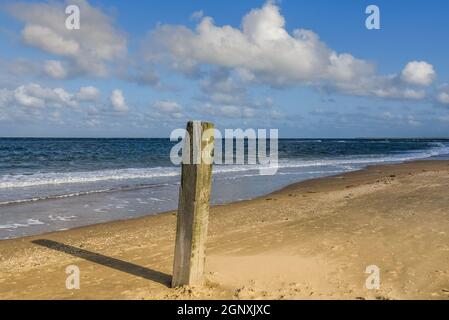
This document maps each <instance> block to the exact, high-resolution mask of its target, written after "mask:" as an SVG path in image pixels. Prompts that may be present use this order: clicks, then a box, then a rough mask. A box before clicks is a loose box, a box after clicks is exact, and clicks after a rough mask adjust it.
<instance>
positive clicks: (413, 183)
mask: <svg viewBox="0 0 449 320" xmlns="http://www.w3.org/2000/svg"><path fill="white" fill-rule="evenodd" d="M448 190H449V161H417V162H411V163H405V164H395V165H379V166H371V167H368V168H367V169H364V170H361V171H356V172H351V173H346V174H342V175H338V176H333V177H328V178H322V179H316V180H309V181H305V182H301V183H298V184H294V185H291V186H289V187H287V188H284V189H283V190H280V191H277V192H275V193H272V194H270V195H266V196H263V197H259V198H257V199H254V200H249V201H242V202H237V203H232V204H228V205H222V206H214V207H213V208H212V209H211V213H210V224H209V236H208V245H207V261H206V282H205V284H204V286H198V287H183V288H176V289H172V288H170V280H171V273H172V263H173V251H174V236H175V228H176V226H175V222H176V219H175V218H176V217H175V213H174V212H168V213H164V214H159V215H156V216H148V217H143V218H137V219H132V220H126V221H117V222H112V223H105V224H99V225H93V226H89V227H82V228H78V229H72V230H68V231H61V232H55V233H49V234H44V235H39V236H33V237H26V238H19V239H13V240H2V241H0V299H449V209H448V204H449V191H448ZM69 265H76V266H78V267H79V269H80V272H81V283H80V285H81V287H80V289H79V290H68V289H66V287H65V282H66V277H67V274H66V273H65V270H66V267H67V266H69ZM370 265H376V266H378V267H379V269H380V289H377V290H376V289H371V290H369V289H367V288H366V287H365V281H366V279H367V277H368V276H369V274H367V273H365V269H366V267H367V266H370Z"/></svg>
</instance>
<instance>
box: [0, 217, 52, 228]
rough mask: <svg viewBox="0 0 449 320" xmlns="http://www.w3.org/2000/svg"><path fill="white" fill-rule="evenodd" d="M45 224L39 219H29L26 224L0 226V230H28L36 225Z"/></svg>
mask: <svg viewBox="0 0 449 320" xmlns="http://www.w3.org/2000/svg"><path fill="white" fill-rule="evenodd" d="M41 224H45V223H43V222H42V221H40V220H39V219H28V220H27V221H26V222H25V223H7V224H0V229H17V228H27V227H31V226H35V225H41Z"/></svg>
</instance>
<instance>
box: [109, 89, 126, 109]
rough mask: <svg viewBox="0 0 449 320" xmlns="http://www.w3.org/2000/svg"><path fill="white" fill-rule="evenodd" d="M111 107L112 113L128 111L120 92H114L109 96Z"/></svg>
mask: <svg viewBox="0 0 449 320" xmlns="http://www.w3.org/2000/svg"><path fill="white" fill-rule="evenodd" d="M111 105H112V108H113V109H114V111H117V112H127V111H128V110H129V108H128V105H127V104H126V101H125V97H124V96H123V92H122V90H118V89H116V90H114V91H112V94H111Z"/></svg>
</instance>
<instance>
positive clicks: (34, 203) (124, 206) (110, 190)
mask: <svg viewBox="0 0 449 320" xmlns="http://www.w3.org/2000/svg"><path fill="white" fill-rule="evenodd" d="M176 143H177V142H172V141H170V140H169V139H47V138H0V239H9V238H17V237H23V236H29V235H37V234H42V233H45V232H50V231H58V230H67V229H70V228H75V227H80V226H86V225H91V224H96V223H103V222H108V221H114V220H123V219H129V218H134V217H140V216H144V215H149V214H158V213H161V212H164V211H169V210H174V209H176V208H177V204H178V192H179V185H180V172H181V169H180V166H179V165H178V166H177V165H173V164H172V162H171V161H170V150H171V149H172V147H173V146H174V145H175V144H176ZM223 145H224V143H223ZM448 155H449V140H447V139H280V140H279V141H278V157H279V160H278V171H277V173H276V174H275V175H272V176H267V175H261V174H260V171H259V168H260V167H259V166H258V165H254V164H248V163H246V164H228V165H225V164H222V165H215V166H214V169H213V183H212V200H211V201H212V204H224V203H229V202H233V201H239V200H246V199H252V198H255V197H258V196H262V195H264V194H268V193H270V192H272V191H275V190H277V189H280V188H282V187H284V186H286V185H289V184H291V183H294V182H299V181H303V180H307V179H312V178H318V177H325V176H331V175H336V174H339V173H343V172H349V171H354V170H358V169H361V168H363V167H365V166H367V165H372V164H385V163H400V162H405V161H411V160H417V159H443V158H444V159H447V158H448Z"/></svg>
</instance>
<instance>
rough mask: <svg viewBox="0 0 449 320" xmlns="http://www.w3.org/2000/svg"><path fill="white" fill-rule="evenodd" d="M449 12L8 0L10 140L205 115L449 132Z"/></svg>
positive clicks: (148, 130) (1, 19)
mask: <svg viewBox="0 0 449 320" xmlns="http://www.w3.org/2000/svg"><path fill="white" fill-rule="evenodd" d="M70 4H75V5H77V6H78V7H79V8H80V29H79V30H68V29H67V28H66V26H65V20H66V18H67V15H66V14H65V8H66V6H68V5H70ZM369 4H375V5H377V6H378V7H379V9H380V23H381V29H380V30H368V29H367V28H366V27H365V19H366V18H367V16H368V15H367V14H365V8H366V7H367V6H368V5H369ZM448 15H449V3H447V2H444V1H436V0H435V1H426V2H424V1H370V2H368V1H350V0H346V1H323V0H321V1H297V0H283V1H273V2H266V1H239V2H237V1H236V2H233V3H232V5H231V4H230V3H229V1H206V0H202V1H200V0H198V1H172V0H165V1H157V0H155V1H145V2H144V1H137V0H135V1H111V0H108V1H99V0H91V1H86V0H76V1H50V2H47V1H25V2H15V1H14V2H3V3H2V4H1V5H0V136H50V137H166V136H168V135H169V134H170V132H171V131H172V130H173V129H176V128H179V127H183V126H184V125H185V122H186V121H187V120H190V119H203V120H210V121H213V122H215V123H216V125H217V127H219V128H222V129H224V128H243V129H245V128H278V129H279V134H280V136H281V137H386V136H389V137H421V136H427V137H429V136H440V137H443V136H444V137H449V126H448V124H449V84H448V83H449V66H448V63H447V57H448V56H449V46H448V45H447V31H448V30H449V22H448V19H447V16H448Z"/></svg>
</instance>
